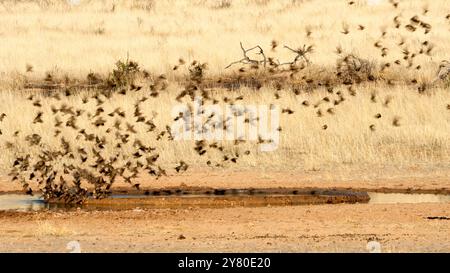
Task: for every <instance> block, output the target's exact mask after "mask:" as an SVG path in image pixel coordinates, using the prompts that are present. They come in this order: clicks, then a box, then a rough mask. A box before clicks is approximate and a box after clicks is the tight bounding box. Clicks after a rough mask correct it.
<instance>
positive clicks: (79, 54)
mask: <svg viewBox="0 0 450 273" xmlns="http://www.w3.org/2000/svg"><path fill="white" fill-rule="evenodd" d="M355 2H356V3H355V4H354V5H351V6H350V5H348V1H337V0H335V1H312V0H310V1H307V0H305V1H295V0H292V1H270V0H232V1H207V0H203V1H200V0H198V1H181V0H180V1H174V0H173V1H137V0H135V1H109V0H105V1H101V2H100V1H87V0H86V1H81V4H80V5H79V6H70V5H68V4H66V2H64V1H28V2H18V1H3V2H1V5H0V37H1V38H2V39H3V40H5V41H6V42H5V43H2V44H1V45H0V58H1V59H2V62H1V63H0V71H2V73H1V74H0V86H1V87H2V90H1V92H0V103H1V105H2V107H1V108H0V114H2V113H4V114H6V117H4V120H3V121H2V122H1V123H0V130H1V132H2V134H1V135H0V148H1V149H2V151H3V153H2V154H1V155H0V169H1V170H2V171H3V172H6V171H7V170H9V169H10V168H11V166H12V165H13V162H14V161H15V159H16V158H17V157H18V156H23V155H25V154H29V155H30V156H31V157H32V158H33V160H35V161H36V160H37V156H38V155H39V154H40V153H42V151H44V150H52V149H59V148H60V140H61V137H64V139H66V140H68V141H69V143H70V146H71V147H72V148H73V149H74V152H73V154H74V157H75V159H74V158H71V159H70V158H64V160H59V161H57V162H52V163H51V164H54V165H55V166H53V167H54V168H62V169H64V168H65V166H66V164H72V163H73V161H74V160H78V159H79V157H80V154H78V153H77V152H75V151H76V150H77V149H78V148H85V149H86V150H87V158H88V159H87V162H86V165H88V164H94V163H95V157H94V156H93V154H92V151H91V149H92V148H93V147H94V143H93V142H92V141H86V140H84V137H83V136H81V135H80V132H79V129H85V130H86V131H87V132H88V133H94V134H95V135H96V136H98V137H99V138H102V137H104V138H105V140H106V143H105V145H104V146H105V147H104V148H102V151H101V155H102V157H103V158H111V157H115V156H117V158H118V161H119V162H122V163H123V162H126V161H127V160H129V157H130V156H131V154H132V153H133V152H134V151H135V150H136V147H133V143H134V139H139V140H141V141H142V142H143V144H144V145H148V146H151V147H156V149H157V151H156V152H157V153H158V154H159V155H160V158H159V161H158V163H159V164H160V165H161V167H163V168H170V169H173V168H174V167H175V166H176V165H177V164H179V162H180V160H183V161H186V162H187V163H188V164H189V165H190V166H194V167H199V166H200V167H206V162H207V161H211V162H213V164H212V165H215V163H221V164H222V163H223V162H222V157H223V154H222V153H219V152H218V151H212V152H209V153H207V154H206V155H204V156H200V155H198V154H197V153H196V152H195V151H194V149H193V148H194V142H193V141H170V140H168V139H167V137H164V138H163V139H162V140H155V138H156V136H157V134H158V133H159V132H161V130H164V128H166V126H170V125H171V124H172V122H173V119H174V116H172V115H171V113H170V111H171V109H172V108H173V106H175V105H176V104H178V102H177V101H176V100H175V98H176V96H177V95H178V94H179V92H180V91H181V90H183V89H184V88H185V82H184V81H181V79H184V80H186V78H187V77H186V75H187V74H188V73H187V71H188V70H187V67H188V66H189V63H191V62H192V61H194V60H199V61H201V62H207V64H208V69H207V70H206V75H205V78H204V80H205V82H206V86H207V87H208V92H209V93H210V95H211V96H212V97H213V98H216V99H218V100H219V105H222V106H223V105H225V104H226V102H224V97H227V98H236V97H239V96H241V95H243V100H242V101H239V102H236V103H239V104H243V105H270V104H274V105H277V106H279V107H280V108H281V109H287V108H289V109H291V110H292V111H293V113H292V114H286V113H283V114H281V120H280V125H281V129H282V132H281V139H280V144H279V147H278V149H277V150H276V151H274V152H265V153H264V152H260V151H259V150H258V146H257V144H256V143H255V142H247V143H244V144H241V145H235V144H234V143H233V142H232V141H231V142H230V141H229V142H226V141H225V142H223V143H220V144H223V145H224V147H225V152H227V153H229V154H234V153H236V152H239V153H241V156H240V157H239V160H238V161H237V162H236V163H231V162H229V161H227V162H225V163H223V164H222V165H223V166H221V167H220V168H230V167H233V168H237V169H246V168H258V169H261V170H284V171H289V170H318V169H321V170H335V169H339V168H366V169H370V168H374V167H375V166H392V167H397V168H403V167H405V166H414V165H425V166H430V167H443V168H448V167H450V165H449V162H450V137H449V132H450V110H449V107H450V106H448V105H449V104H450V93H449V92H448V83H445V82H439V83H437V84H435V85H432V84H431V82H432V80H433V79H435V78H436V73H437V71H438V68H439V63H440V62H441V61H442V60H445V59H449V57H450V56H449V55H448V54H449V52H450V39H448V38H449V30H450V17H449V18H448V19H447V18H446V16H447V14H448V13H449V12H450V11H449V10H447V9H446V7H447V1H446V0H437V1H429V2H428V1H402V2H401V3H400V5H399V7H398V8H394V7H393V6H392V5H391V4H390V3H389V2H388V1H384V2H383V1H382V3H381V4H380V5H378V6H370V5H367V4H366V2H365V1H362V0H360V1H355ZM425 7H426V9H427V10H428V11H427V12H426V13H425V12H424V11H423V9H424V8H425ZM416 14H417V15H418V16H419V18H420V19H421V20H423V22H426V23H429V24H430V25H431V26H432V28H431V32H430V33H428V34H425V33H424V30H425V29H427V27H421V26H420V25H419V26H417V25H416V27H417V30H416V31H415V32H410V31H408V30H407V29H405V25H407V24H410V20H411V19H410V18H412V17H413V16H414V15H416ZM397 15H399V16H400V17H399V20H400V21H401V22H402V23H401V27H399V28H396V27H395V22H394V21H393V18H394V17H395V16H397ZM342 18H345V20H344V21H343V19H342ZM361 26H364V27H361ZM347 29H348V31H349V33H348V34H345V33H347V31H346V30H347ZM428 29H429V28H428ZM309 31H310V33H309ZM384 31H385V33H384ZM240 41H242V42H243V43H244V45H245V47H246V48H250V47H253V46H255V45H261V47H263V48H264V50H265V54H266V56H267V57H274V58H275V59H279V60H280V62H286V61H290V60H292V59H293V57H294V56H295V54H294V56H293V54H292V52H290V51H289V50H286V49H284V48H283V45H284V44H285V45H289V46H290V47H293V48H298V47H299V46H303V45H304V44H306V45H313V46H314V52H312V53H309V55H308V58H309V59H310V61H311V64H310V65H308V66H305V67H304V68H299V67H301V65H299V66H297V67H296V68H295V69H297V68H298V69H300V70H299V71H297V72H295V73H293V74H291V73H292V71H290V70H289V67H287V68H288V69H287V70H286V71H284V72H280V69H279V68H274V69H275V70H277V71H276V72H275V73H272V72H270V70H269V69H268V68H267V69H266V70H264V69H263V68H262V67H261V64H260V66H259V68H258V69H256V70H255V69H252V68H250V67H249V66H248V65H242V64H237V65H236V66H232V67H231V68H229V69H224V68H225V67H226V66H227V65H228V64H230V63H231V62H233V61H236V60H239V59H240V58H241V57H242V52H241V49H240V48H239V42H240ZM273 41H277V42H278V43H279V45H278V47H276V48H274V49H273V50H271V49H270V48H271V47H272V46H271V45H274V43H273ZM400 41H403V42H402V43H401V45H399V43H400ZM377 42H378V43H377ZM376 43H377V44H380V46H379V47H377V46H375V44H376ZM336 47H339V48H341V49H342V52H341V53H339V54H338V55H336ZM383 48H384V49H383ZM431 49H432V50H431ZM405 50H407V51H408V54H406V56H407V58H406V59H403V57H404V56H405V54H404V51H405ZM427 50H429V52H427ZM383 52H384V53H386V54H385V56H383V55H382V53H383ZM252 53H253V55H252V58H257V57H258V56H254V53H255V52H252ZM346 54H354V55H355V56H359V57H361V58H363V59H364V60H367V61H368V62H370V63H373V71H371V73H368V74H367V73H366V74H364V75H363V78H364V79H363V80H361V81H360V82H361V84H358V85H356V84H354V83H355V82H356V83H357V82H358V80H356V81H352V83H353V86H352V87H351V88H352V89H351V90H350V91H349V89H348V88H349V85H347V86H346V85H342V84H341V83H342V81H341V80H340V78H342V76H341V75H340V74H339V73H337V72H338V70H337V67H336V63H337V60H338V59H339V58H342V57H343V56H346ZM412 55H414V56H412ZM127 56H129V57H130V58H131V59H133V60H135V61H137V62H138V63H139V64H140V65H141V67H142V68H143V69H145V70H146V71H148V72H149V76H148V77H147V78H145V77H144V78H140V79H139V81H138V82H137V83H136V84H138V85H139V86H141V87H142V89H141V90H140V91H134V90H132V91H128V93H127V95H126V96H123V95H120V94H118V93H117V91H118V90H115V92H116V93H113V95H112V97H111V98H105V97H103V96H102V95H101V96H100V99H101V100H103V101H104V103H102V104H101V107H102V110H103V111H104V112H103V113H99V115H98V116H96V115H95V112H96V111H97V109H98V108H99V107H100V106H99V105H97V102H96V100H95V99H93V98H92V96H93V95H95V92H96V90H85V89H83V88H82V87H80V86H78V87H76V88H74V87H73V85H74V84H75V83H77V81H76V80H74V79H78V82H80V81H85V79H86V76H87V74H88V73H90V72H93V73H96V74H98V76H99V78H101V79H103V80H104V79H106V78H107V77H108V75H109V73H110V71H111V69H112V67H113V66H114V64H115V62H116V61H117V60H119V59H121V60H124V59H126V58H127ZM179 58H183V59H184V60H186V61H187V63H186V64H185V65H183V66H180V67H179V68H178V69H177V70H176V71H175V70H174V69H173V66H174V64H177V63H178V62H179ZM396 60H399V62H398V64H396V63H395V61H396ZM386 63H389V64H390V66H389V67H387V66H386V67H384V68H383V66H384V65H385V64H386ZM239 68H243V69H244V72H238V69H239ZM372 72H373V75H372ZM162 73H164V74H165V75H166V78H167V82H168V84H169V86H168V88H166V89H165V88H161V89H162V90H160V91H159V96H158V97H156V98H152V97H151V96H149V95H150V93H151V91H150V89H151V84H154V83H155V81H157V77H156V76H155V75H159V74H162ZM144 74H145V73H144ZM48 75H51V77H52V79H50V80H48V81H47V83H55V82H60V83H63V85H64V83H66V84H68V85H72V87H73V88H71V89H70V90H72V91H73V95H71V96H67V97H66V96H65V95H64V94H63V93H61V99H60V100H57V99H55V98H52V97H49V96H48V93H52V92H51V91H47V92H42V90H41V91H39V90H31V89H29V88H25V87H26V86H27V84H29V83H30V82H31V83H44V78H45V77H47V78H48V77H49V76H48ZM369 76H374V77H375V78H374V79H372V80H369V79H368V78H370V77H369ZM219 79H221V84H217V81H218V80H219ZM227 79H228V80H229V82H227ZM310 81H311V82H310ZM205 82H204V83H203V84H205ZM249 83H251V84H249ZM227 84H228V85H227ZM231 84H234V85H231ZM245 84H247V85H248V86H245ZM259 84H262V86H257V85H259ZM329 84H331V87H333V90H332V91H331V90H327V88H326V87H325V86H326V85H329ZM255 85H256V86H257V88H254V87H255ZM198 86H199V87H200V88H201V87H202V86H201V84H198ZM128 87H129V86H127V87H126V88H125V89H127V88H128ZM227 87H228V88H227ZM329 87H330V86H329ZM62 89H64V86H63V88H62ZM119 89H120V88H119ZM295 92H297V94H295ZM30 94H32V95H33V98H32V99H31V100H28V99H27V97H29V96H30ZM275 94H277V96H279V98H278V99H277V98H275ZM144 96H145V97H147V98H148V99H147V100H146V101H145V102H143V103H142V104H141V110H142V112H143V115H144V116H145V117H146V119H147V120H148V119H153V121H154V123H155V125H157V128H158V129H157V130H156V131H155V132H147V131H146V128H145V126H144V125H143V124H137V123H136V120H135V119H136V117H135V116H133V112H134V111H135V104H136V102H137V101H138V100H139V99H140V98H142V97H144ZM86 97H90V98H91V99H90V101H88V102H87V103H83V98H86ZM305 101H307V102H308V103H306V104H307V105H305V103H304V102H305ZM335 101H340V102H338V105H336V104H335ZM386 101H389V103H386ZM185 102H186V100H185ZM33 103H38V104H40V106H36V105H33ZM63 105H67V106H69V107H73V109H74V110H80V111H81V113H80V115H78V117H77V121H76V124H77V126H78V128H79V129H77V130H73V129H71V128H68V127H67V126H64V124H66V122H67V121H68V120H69V119H70V118H71V116H73V115H63V114H62V113H61V112H59V113H56V114H54V113H52V108H58V109H59V108H61V107H62V106H63ZM117 107H120V108H121V110H123V111H124V112H125V114H126V118H124V119H123V122H122V125H121V126H123V127H125V122H129V123H136V124H135V128H136V130H137V131H138V132H137V134H133V140H132V141H130V142H129V143H128V144H126V145H123V146H122V147H121V148H117V147H116V146H115V144H116V142H115V141H116V137H115V134H114V133H115V131H114V130H112V131H111V130H108V128H111V127H112V126H113V124H114V122H115V120H116V119H117V118H116V117H113V118H110V117H108V116H107V114H108V113H110V112H113V111H114V109H116V108H117ZM41 111H42V123H33V120H34V119H35V118H36V115H37V114H38V112H41ZM318 111H320V113H321V114H320V116H319V115H318ZM93 116H94V117H93ZM99 116H101V117H103V118H105V119H106V124H105V126H104V127H96V126H94V125H93V124H92V123H93V122H94V121H95V120H96V119H97V118H98V117H99ZM55 118H58V119H60V120H61V121H62V124H63V127H62V129H59V130H61V134H60V135H58V137H55V127H54V124H55ZM120 130H124V129H120ZM122 132H123V131H122ZM32 134H37V135H39V137H40V138H41V139H40V141H39V143H38V144H35V145H33V144H31V143H30V141H29V140H27V137H29V136H31V135H32ZM237 146H238V147H237ZM245 150H248V151H250V154H249V155H246V156H242V152H243V151H245ZM66 160H67V161H66ZM135 163H136V162H135ZM77 164H78V163H77ZM94 169H95V168H94ZM172 172H173V170H172ZM26 175H29V173H27V174H26Z"/></svg>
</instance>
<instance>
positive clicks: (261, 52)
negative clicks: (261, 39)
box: [225, 42, 267, 69]
mask: <svg viewBox="0 0 450 273" xmlns="http://www.w3.org/2000/svg"><path fill="white" fill-rule="evenodd" d="M239 44H240V46H241V49H242V55H243V56H244V57H243V58H242V59H240V60H238V61H235V62H232V63H230V64H229V65H228V66H227V67H225V69H227V68H229V67H231V66H233V65H235V64H239V63H241V64H246V65H247V64H252V65H258V66H259V65H260V64H262V65H263V66H264V67H266V64H267V58H266V55H265V54H264V50H263V49H262V47H260V46H259V45H257V46H254V47H252V48H249V49H245V48H244V46H243V45H242V42H240V43H239ZM255 49H259V52H258V53H256V54H258V55H261V56H262V60H254V59H251V58H250V57H249V56H248V55H247V53H248V52H250V51H252V50H255Z"/></svg>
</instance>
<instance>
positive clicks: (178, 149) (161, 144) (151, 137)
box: [0, 85, 450, 170]
mask: <svg viewBox="0 0 450 273" xmlns="http://www.w3.org/2000/svg"><path fill="white" fill-rule="evenodd" d="M180 89H181V87H179V86H176V85H171V86H170V87H169V88H168V90H166V91H165V92H164V93H163V94H161V95H160V96H159V97H158V98H156V99H149V100H147V101H146V102H144V103H143V104H142V107H141V108H142V111H143V113H144V115H145V116H148V117H152V116H153V115H154V114H155V113H158V114H157V115H156V117H155V118H154V121H155V125H157V126H158V128H159V129H158V130H162V129H163V128H165V126H166V125H171V124H172V123H173V118H174V117H175V116H172V113H170V111H171V109H172V107H173V106H175V105H177V104H179V103H178V102H176V100H175V97H176V96H177V95H178V93H179V90H180ZM355 90H356V92H357V93H356V96H351V95H349V94H348V90H347V87H345V86H342V87H340V88H337V89H335V93H336V92H339V91H341V92H342V93H343V94H344V97H345V98H346V101H344V102H343V103H341V104H340V105H338V106H334V105H333V101H334V100H337V99H338V98H339V96H337V95H336V94H329V93H328V92H327V91H326V90H325V89H318V90H315V91H314V92H311V93H302V94H300V95H297V96H296V95H294V94H293V93H292V92H290V91H289V90H282V91H280V92H278V93H279V94H280V96H281V98H280V99H279V100H275V99H274V91H273V90H271V89H266V88H264V87H263V88H262V89H261V90H259V91H255V90H253V89H248V88H241V89H239V90H235V91H233V92H232V93H231V94H227V93H226V91H219V90H217V91H215V92H216V94H218V95H217V96H216V97H217V98H223V97H224V96H228V97H230V98H235V97H238V96H240V95H243V96H244V100H243V101H239V102H238V103H239V104H242V105H270V104H276V105H279V107H280V109H281V108H290V109H292V110H293V111H294V113H293V114H292V115H288V114H281V121H280V126H281V127H282V132H281V133H280V145H279V148H278V149H277V150H276V151H274V152H260V151H259V149H258V145H257V144H256V142H255V141H253V142H250V143H247V144H242V145H240V146H241V148H240V149H241V150H242V149H244V148H248V149H250V151H251V152H252V153H251V155H249V156H246V157H243V158H242V160H239V161H238V163H237V164H236V165H235V164H227V165H226V166H229V167H235V168H236V167H237V168H249V167H258V168H261V169H274V170H283V169H285V170H290V169H300V170H302V169H303V170H311V169H314V168H317V169H329V168H333V169H334V168H336V167H339V166H341V167H342V166H346V165H347V166H364V165H371V164H372V165H393V166H402V165H414V164H427V163H428V164H438V165H439V164H443V165H448V162H449V159H450V157H449V156H450V152H449V151H450V138H449V133H448V132H450V113H449V112H450V111H449V110H447V108H446V105H447V102H449V101H450V94H449V93H448V92H447V91H446V90H443V89H436V90H433V91H430V93H428V94H426V95H422V94H419V93H418V92H416V91H415V90H410V89H408V88H404V87H386V86H377V85H366V86H360V87H357V88H355ZM223 92H225V93H223ZM87 93H89V92H88V91H84V92H80V93H78V94H76V95H74V96H71V97H68V98H65V97H63V98H62V100H61V101H58V100H56V99H52V98H48V97H42V96H41V95H35V97H34V99H33V101H29V100H27V97H28V94H30V93H29V92H26V93H23V94H18V93H17V92H2V93H1V94H0V98H1V101H2V102H3V104H4V107H3V108H2V112H4V113H5V114H7V117H5V119H4V121H3V123H2V124H1V127H0V128H1V130H2V131H3V135H1V136H0V140H1V142H0V147H1V148H2V150H3V151H4V152H3V153H2V154H1V156H0V162H1V166H2V168H3V169H5V170H6V169H8V168H9V167H10V166H11V165H12V162H13V160H14V158H15V156H16V155H18V151H21V152H24V153H28V152H31V153H32V152H33V151H34V152H38V151H40V150H41V149H42V148H45V147H51V146H58V147H59V144H60V143H59V137H61V136H64V137H65V138H66V139H67V140H69V142H70V143H71V144H72V145H73V147H83V146H84V147H90V146H91V145H92V144H90V143H89V142H86V141H83V137H81V138H78V139H76V137H77V135H80V134H79V133H78V131H77V130H73V129H71V128H68V127H64V124H65V122H66V121H67V120H68V119H69V115H61V114H57V115H53V114H52V112H51V107H52V106H54V107H56V108H60V107H61V105H63V104H67V105H70V106H73V107H74V109H81V110H83V111H85V112H84V114H83V116H82V117H80V118H78V120H77V126H78V127H79V128H85V129H86V130H87V131H88V132H89V133H90V132H95V133H96V134H98V135H99V136H105V137H106V139H107V140H108V141H112V140H113V139H115V137H114V134H113V133H109V134H108V133H106V130H107V128H112V126H113V124H114V121H115V120H116V119H117V118H110V117H108V116H107V115H106V114H107V113H111V112H113V111H114V109H116V108H117V107H120V108H121V109H122V110H124V111H125V112H126V116H127V118H126V120H128V121H129V122H130V123H132V122H133V121H134V120H135V119H136V118H135V117H133V112H134V104H135V102H136V101H137V100H138V99H140V98H141V97H142V96H144V95H146V94H148V91H139V92H130V93H129V94H128V95H127V96H122V95H118V94H115V95H113V97H112V98H111V99H108V100H105V103H104V104H103V105H102V106H101V107H102V108H103V109H104V113H105V114H104V115H103V116H104V117H105V119H106V120H107V123H106V125H105V127H102V128H101V129H98V128H96V127H95V126H94V125H92V124H91V123H92V122H93V121H95V120H96V118H88V116H87V114H88V113H91V114H95V112H96V109H97V108H98V107H96V102H95V100H91V101H90V102H89V103H87V104H83V103H82V98H83V97H85V96H86V94H87ZM91 93H92V92H91ZM373 93H376V101H377V102H376V103H374V102H372V100H371V96H372V94H373ZM89 94H90V93H89ZM221 94H224V95H221ZM325 97H328V98H330V100H331V102H329V103H328V102H325V101H323V98H325ZM387 98H391V102H390V103H389V104H388V106H385V105H384V102H385V100H386V99H387ZM38 100H40V102H41V104H42V107H41V108H38V107H35V106H33V105H32V104H33V102H35V101H38ZM304 101H308V102H309V104H310V105H309V106H308V107H306V106H304V105H303V104H302V103H303V102H304ZM319 102H320V106H318V107H317V108H315V107H314V105H315V104H317V103H319ZM220 105H224V103H223V102H221V103H220ZM330 108H333V112H334V114H330V113H328V112H327V110H328V109H330ZM318 110H321V112H322V113H323V117H318V116H317V111H318ZM39 111H42V112H43V113H44V114H43V121H44V123H43V124H33V119H34V118H35V117H36V114H37V112H39ZM378 113H379V114H381V115H382V117H381V118H379V119H377V118H376V117H375V115H376V114H378ZM56 116H58V117H59V119H60V120H61V121H62V122H63V129H61V130H62V132H63V133H62V134H61V135H60V136H59V137H58V138H55V137H54V134H55V130H56V129H57V128H55V127H54V123H55V121H54V118H55V117H56ZM396 117H400V121H399V122H400V126H399V127H396V126H393V124H392V123H393V120H394V119H395V118H396ZM324 125H327V129H326V130H324V129H323V126H324ZM371 125H375V127H374V131H372V130H371V129H370V126H371ZM121 127H122V128H123V129H124V128H125V124H124V123H123V124H122V125H121ZM136 128H137V129H138V130H139V133H138V134H137V135H136V138H138V139H140V140H142V141H143V143H144V144H145V145H151V146H155V147H158V152H159V153H160V156H161V157H160V163H161V164H163V166H165V167H175V165H176V164H177V162H179V160H180V159H182V160H185V161H186V162H188V163H189V164H192V165H196V166H204V167H206V164H205V163H206V161H207V160H212V161H214V160H218V161H220V153H212V154H207V155H206V156H199V155H198V154H197V153H195V151H194V150H193V145H194V144H193V141H169V140H167V138H166V137H165V138H163V140H161V141H156V140H155V138H156V136H157V133H158V132H159V131H158V130H156V131H155V132H152V133H147V132H146V129H145V128H146V127H145V126H142V125H137V127H136ZM16 131H19V135H18V137H14V134H15V132H16ZM32 133H38V134H40V135H41V136H42V140H41V143H40V145H37V146H30V144H29V143H28V142H27V141H25V138H26V136H28V135H31V134H32ZM55 140H56V141H55ZM7 141H8V142H11V143H13V144H14V147H15V148H12V149H8V148H7V147H6V142H7ZM223 143H224V144H225V145H226V147H227V149H230V150H233V147H235V146H234V143H233V141H224V142H223ZM131 144H132V143H130V145H128V146H126V147H123V149H125V150H124V151H128V152H131V151H133V149H134V148H133V147H132V145H131ZM127 149H128V150H127ZM119 151H122V150H119V149H116V148H115V147H114V145H113V144H112V143H109V144H108V145H106V148H105V150H104V155H105V157H106V156H112V155H114V154H116V153H118V152H119Z"/></svg>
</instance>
